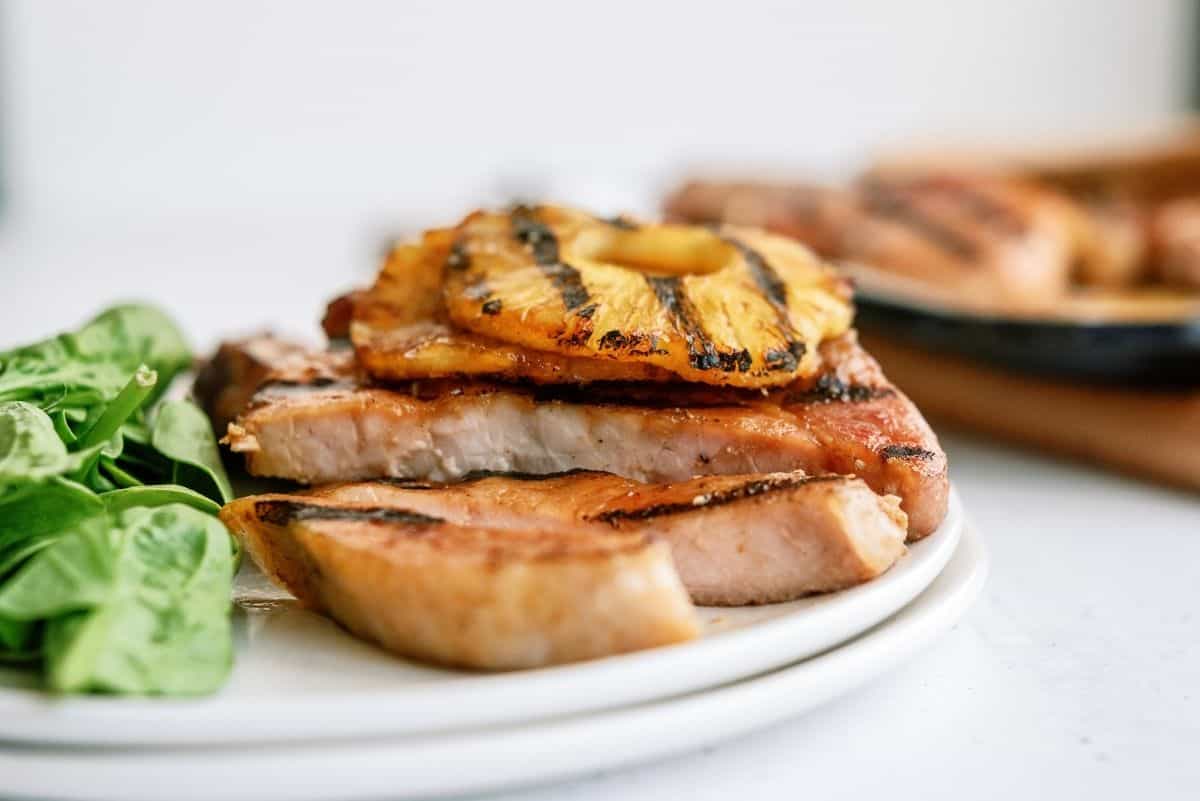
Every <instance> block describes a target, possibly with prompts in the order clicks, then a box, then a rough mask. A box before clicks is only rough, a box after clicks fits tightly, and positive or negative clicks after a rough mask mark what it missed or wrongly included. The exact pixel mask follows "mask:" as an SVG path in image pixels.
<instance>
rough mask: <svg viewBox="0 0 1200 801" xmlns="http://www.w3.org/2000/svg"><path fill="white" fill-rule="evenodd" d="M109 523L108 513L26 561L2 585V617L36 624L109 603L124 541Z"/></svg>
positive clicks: (0, 591) (0, 608)
mask: <svg viewBox="0 0 1200 801" xmlns="http://www.w3.org/2000/svg"><path fill="white" fill-rule="evenodd" d="M108 522H109V521H108V516H107V515H100V516H98V517H94V518H87V519H85V520H82V521H80V523H79V525H78V526H77V527H76V528H75V529H74V530H72V531H69V532H63V534H62V536H60V537H58V538H57V539H56V540H55V541H54V542H52V543H51V544H50V545H49V546H47V547H46V548H43V549H42V550H40V551H39V552H38V553H37V554H36V555H35V556H34V557H33V558H32V559H30V560H29V561H28V562H26V563H25V564H24V565H23V566H22V567H21V568H20V569H19V570H18V571H17V572H16V573H15V574H14V575H13V576H12V577H11V578H9V579H8V580H7V581H6V582H4V584H3V586H0V617H3V618H7V619H9V620H17V621H29V622H32V621H35V620H45V619H47V618H51V617H55V616H57V615H61V614H65V613H67V612H73V611H76V610H79V609H88V608H91V607H93V606H96V605H97V604H100V603H103V602H104V600H105V599H106V598H107V597H108V596H109V593H110V591H111V588H112V584H113V581H114V578H115V576H116V569H117V567H116V566H117V560H118V558H119V556H120V554H119V547H120V545H121V542H122V538H121V537H120V532H119V531H117V530H115V529H113V528H111V527H110V526H109V525H108Z"/></svg>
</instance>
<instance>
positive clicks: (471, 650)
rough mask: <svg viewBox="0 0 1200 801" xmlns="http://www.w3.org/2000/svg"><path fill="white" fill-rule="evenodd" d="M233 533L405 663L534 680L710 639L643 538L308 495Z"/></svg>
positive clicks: (258, 512)
mask: <svg viewBox="0 0 1200 801" xmlns="http://www.w3.org/2000/svg"><path fill="white" fill-rule="evenodd" d="M221 519H222V520H223V521H224V522H225V524H226V525H227V526H228V527H229V528H230V530H232V531H234V532H235V533H236V534H237V535H238V536H239V537H240V538H241V540H242V542H243V543H244V545H245V548H246V552H247V553H249V554H250V556H251V558H252V559H253V560H254V561H255V563H257V564H258V565H259V567H260V568H262V570H263V571H264V572H265V573H266V574H267V575H268V576H270V577H271V578H272V579H273V580H274V581H276V582H277V583H279V584H281V585H282V586H283V587H285V588H286V589H287V590H288V591H290V592H291V593H292V594H293V595H295V596H296V597H297V598H298V599H299V600H300V601H301V602H303V603H304V604H306V605H307V606H309V607H311V608H312V609H314V610H316V611H319V612H322V613H324V614H327V615H329V616H330V617H332V618H333V619H334V620H336V621H338V622H339V623H341V624H342V625H343V626H345V627H346V628H347V629H349V630H350V631H351V632H352V633H354V634H356V635H358V636H360V637H363V638H364V639H367V640H371V641H373V642H376V643H378V644H379V645H381V646H383V647H384V648H386V649H388V650H390V651H392V652H394V653H397V654H400V655H402V656H409V657H414V658H417V659H422V660H427V661H432V662H438V663H441V664H448V665H456V666H461V667H469V668H480V669H489V670H503V669H516V668H532V667H540V666H543V665H551V664H558V663H562V662H573V661H577V660H583V659H593V658H596V657H601V656H607V655H610V654H617V653H624V652H627V651H634V650H638V649H642V648H652V647H655V646H659V645H667V644H670V643H676V642H682V641H685V640H689V639H691V638H693V637H695V636H696V635H697V634H698V632H699V627H698V625H697V622H696V617H695V612H694V610H693V608H692V605H691V603H690V601H689V600H688V596H687V593H686V592H685V591H684V588H683V585H682V584H681V583H680V581H679V577H678V575H677V574H676V572H675V569H674V567H673V566H672V564H671V554H670V550H669V548H668V547H667V545H666V544H665V543H663V542H661V541H658V540H655V539H653V538H651V537H649V536H647V535H645V534H644V533H641V532H638V531H628V532H626V531H620V530H616V531H609V532H607V533H606V534H604V535H602V536H597V534H596V533H595V532H594V531H590V530H586V529H574V530H569V529H568V530H562V531H553V532H550V531H546V530H544V529H516V528H508V529H503V530H501V529H495V528H486V527H481V526H459V525H455V524H453V523H449V522H446V521H445V520H443V519H440V518H438V517H434V516H431V515H426V514H421V513H418V512H414V511H410V510H406V509H403V508H400V507H396V506H379V505H362V504H353V503H346V502H340V501H337V500H335V499H331V498H320V497H303V496H296V495H260V496H252V497H248V498H242V499H240V500H237V501H234V502H233V503H231V504H229V505H228V506H226V507H225V508H224V509H223V510H222V512H221Z"/></svg>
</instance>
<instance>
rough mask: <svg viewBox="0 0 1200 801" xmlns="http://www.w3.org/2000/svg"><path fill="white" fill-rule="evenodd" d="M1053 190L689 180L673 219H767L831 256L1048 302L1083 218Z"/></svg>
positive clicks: (997, 182) (988, 180) (677, 197)
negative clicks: (841, 186) (838, 187)
mask: <svg viewBox="0 0 1200 801" xmlns="http://www.w3.org/2000/svg"><path fill="white" fill-rule="evenodd" d="M1065 206H1066V204H1065V203H1064V202H1063V200H1062V199H1061V198H1059V197H1057V196H1055V195H1053V194H1052V193H1050V192H1046V191H1043V190H1041V189H1039V188H1037V187H1034V186H1031V185H1027V184H1023V183H1021V182H1017V181H1013V180H1003V179H999V178H995V177H992V176H987V175H982V174H980V175H974V174H966V173H954V172H941V171H932V172H922V171H913V172H912V173H911V174H909V173H908V172H901V171H894V174H893V172H892V171H889V172H887V173H880V174H874V175H871V176H868V177H867V178H866V179H865V180H863V181H861V182H860V183H859V184H858V185H857V186H855V187H853V188H852V189H849V190H845V191H838V190H833V189H826V188H821V187H803V186H801V187H782V186H771V185H755V184H745V183H741V184H736V183H735V184H719V183H718V184H712V183H691V184H688V185H686V186H684V187H683V188H681V189H680V190H679V191H677V192H676V193H674V194H673V195H672V196H671V197H670V198H668V199H667V201H666V209H665V210H666V214H667V217H668V219H675V220H681V221H686V222H691V223H719V222H725V223H738V224H742V225H754V226H759V225H761V226H764V227H766V228H768V229H769V230H772V231H777V232H779V233H782V234H785V235H788V236H793V237H796V238H798V239H800V241H802V242H805V243H806V244H809V245H810V246H811V247H813V248H814V249H815V250H817V251H818V252H819V253H821V255H823V256H825V257H826V258H831V259H840V260H845V261H850V262H858V263H862V264H865V265H869V266H872V267H878V268H880V269H884V270H888V271H891V272H895V273H897V274H901V275H907V276H910V277H913V278H917V279H923V280H928V281H931V282H935V283H937V284H938V285H940V286H943V287H954V288H956V289H959V290H962V291H963V292H966V293H972V294H979V295H982V296H984V297H989V296H997V297H1003V298H1005V299H1007V300H1016V301H1024V302H1030V303H1043V302H1046V301H1047V299H1050V298H1054V297H1057V296H1059V295H1061V294H1062V292H1063V291H1064V290H1065V289H1066V286H1067V280H1068V277H1069V273H1070V270H1071V266H1072V257H1073V255H1074V254H1073V253H1072V247H1073V245H1074V244H1075V242H1074V239H1073V237H1074V235H1075V230H1074V227H1073V224H1074V223H1076V222H1077V219H1076V216H1077V215H1072V214H1069V213H1067V212H1068V211H1069V210H1068V209H1066V208H1065Z"/></svg>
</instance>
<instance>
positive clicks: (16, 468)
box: [0, 401, 69, 492]
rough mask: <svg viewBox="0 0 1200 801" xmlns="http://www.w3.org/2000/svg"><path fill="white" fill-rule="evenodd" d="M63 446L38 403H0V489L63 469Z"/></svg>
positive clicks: (64, 448)
mask: <svg viewBox="0 0 1200 801" xmlns="http://www.w3.org/2000/svg"><path fill="white" fill-rule="evenodd" d="M68 465H69V458H68V456H67V446H66V445H64V444H63V441H62V440H61V439H59V438H58V434H57V432H55V430H54V423H53V421H51V419H50V418H49V417H48V416H47V415H46V413H45V412H43V411H42V410H41V409H39V408H38V407H36V406H34V405H32V404H29V403H24V402H21V401H16V402H11V403H0V492H2V491H3V490H5V489H7V488H9V487H12V486H14V485H21V484H25V483H29V482H37V481H41V480H43V479H46V478H48V477H50V476H53V475H57V474H58V473H61V472H63V471H64V470H66V469H67V467H68Z"/></svg>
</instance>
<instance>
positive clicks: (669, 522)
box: [311, 471, 907, 606]
mask: <svg viewBox="0 0 1200 801" xmlns="http://www.w3.org/2000/svg"><path fill="white" fill-rule="evenodd" d="M311 495H312V497H317V498H322V499H328V500H333V501H337V502H339V503H350V504H355V505H362V506H373V507H374V506H379V507H387V508H403V509H408V510H412V511H415V512H419V513H421V514H424V515H430V516H434V517H437V518H440V519H444V520H446V521H448V522H450V523H454V524H456V525H461V526H487V527H491V528H497V529H506V530H514V531H525V530H529V529H533V528H538V529H546V530H549V531H564V530H570V531H575V530H580V529H591V530H594V531H595V532H596V536H598V537H604V536H607V534H608V533H609V532H612V531H620V532H641V533H645V534H653V535H655V536H657V537H659V538H661V539H663V540H665V541H666V542H667V543H668V544H669V545H670V546H671V553H672V556H673V558H674V561H675V567H676V569H677V570H678V571H679V575H680V578H681V579H682V580H683V584H684V586H685V587H686V588H687V590H688V592H689V593H690V594H691V597H692V600H693V601H695V602H696V603H699V604H708V605H722V606H724V605H742V604H751V603H775V602H779V601H789V600H792V599H794V598H798V597H800V596H802V595H808V594H810V593H814V592H827V591H831V590H839V589H843V588H845V587H849V586H853V585H855V584H858V583H861V582H863V581H867V580H869V579H872V578H874V577H875V576H878V575H879V574H880V573H882V572H883V571H884V570H886V569H887V568H889V567H890V566H891V565H892V563H893V562H895V560H896V559H897V558H898V557H899V556H900V554H902V553H903V552H904V537H905V528H906V522H907V521H906V519H905V515H904V512H902V511H900V499H899V498H896V497H895V496H890V495H889V496H884V497H880V496H878V495H876V494H875V493H873V492H872V491H871V490H870V489H869V488H868V487H867V486H866V484H864V483H863V482H862V481H861V480H859V479H855V478H848V477H846V476H806V475H805V474H804V473H800V472H794V473H773V474H766V475H748V476H746V475H740V476H708V477H705V478H697V479H692V480H691V481H684V482H680V483H677V484H659V485H648V484H642V483H639V482H637V481H632V480H630V479H626V478H621V477H619V476H615V475H612V474H611V473H592V472H587V471H577V472H571V473H563V474H558V475H549V476H514V475H508V476H488V477H482V478H476V479H470V480H467V481H464V482H461V483H457V484H448V485H446V484H443V485H437V484H431V483H426V482H420V481H407V480H392V481H374V482H364V483H356V484H341V485H334V486H331V487H325V488H321V489H317V490H314V491H313V492H312V493H311Z"/></svg>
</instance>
